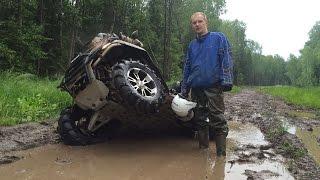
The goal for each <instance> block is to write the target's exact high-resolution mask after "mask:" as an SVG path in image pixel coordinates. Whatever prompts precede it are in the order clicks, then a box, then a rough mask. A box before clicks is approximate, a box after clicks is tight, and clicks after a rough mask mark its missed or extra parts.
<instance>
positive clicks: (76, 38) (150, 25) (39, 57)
mask: <svg viewBox="0 0 320 180" xmlns="http://www.w3.org/2000/svg"><path fill="white" fill-rule="evenodd" d="M196 11H203V12H204V13H205V14H206V15H207V17H208V20H209V30H210V31H221V32H223V33H225V34H226V35H227V37H228V38H229V41H230V43H231V45H232V56H233V60H234V83H235V84H236V85H294V86H318V85H320V20H319V21H318V22H317V23H315V24H314V26H313V28H312V29H310V31H309V40H308V41H307V42H305V45H304V47H303V49H301V50H300V55H299V56H298V57H296V56H294V55H290V57H289V58H288V59H284V58H283V57H281V56H280V55H277V54H275V55H263V54H262V48H263V47H262V46H261V45H260V44H259V43H258V42H256V41H254V40H251V39H248V38H247V37H246V24H245V23H244V22H242V21H241V20H234V21H227V20H222V19H221V18H220V16H221V15H222V14H223V13H225V12H226V11H227V9H226V2H225V0H201V1H200V0H175V1H173V0H86V1H84V0H59V1H53V0H15V1H13V0H2V1H1V4H0V71H1V72H19V73H30V74H35V75H37V76H39V77H59V76H60V75H62V74H63V72H64V71H65V69H66V68H67V67H68V64H69V62H70V60H71V59H72V58H73V57H74V55H75V54H77V53H78V52H80V51H82V50H83V49H82V47H83V45H84V44H85V43H86V42H88V41H89V40H91V39H92V38H93V37H94V36H95V35H96V34H97V33H99V32H105V33H116V34H118V33H120V32H123V33H124V34H126V35H130V34H131V33H132V32H133V31H134V30H138V31H139V39H140V40H141V41H142V42H143V43H144V48H145V49H146V50H147V51H148V52H149V53H150V54H151V56H152V57H153V61H154V63H155V64H156V65H157V66H158V67H159V68H160V70H161V72H162V74H163V77H164V78H165V80H166V81H167V82H173V81H177V80H180V79H181V63H182V62H183V60H184V54H185V51H186V47H187V46H188V44H189V42H190V41H191V40H192V39H193V38H194V37H195V35H194V33H193V32H192V30H191V28H190V16H191V14H192V13H193V12H196ZM256 33H259V32H256ZM271 37H272V36H271V35H270V38H271Z"/></svg>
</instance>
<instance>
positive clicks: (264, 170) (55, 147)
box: [0, 90, 320, 179]
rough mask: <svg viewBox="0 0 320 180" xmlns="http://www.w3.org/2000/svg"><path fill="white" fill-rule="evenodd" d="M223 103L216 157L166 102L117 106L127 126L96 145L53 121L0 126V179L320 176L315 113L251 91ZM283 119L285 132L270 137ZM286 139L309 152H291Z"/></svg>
mask: <svg viewBox="0 0 320 180" xmlns="http://www.w3.org/2000/svg"><path fill="white" fill-rule="evenodd" d="M225 101H226V107H227V111H226V113H225V114H226V118H227V119H228V124H229V127H230V132H229V135H228V137H227V140H228V142H227V143H228V144H227V147H228V149H227V157H226V158H217V157H216V156H215V143H214V142H210V148H209V149H208V150H200V149H199V148H198V143H197V141H196V140H195V139H194V138H192V135H190V134H186V133H183V131H181V127H180V126H179V125H178V124H177V123H176V122H175V121H176V119H175V117H174V115H173V113H172V111H170V109H169V108H168V105H167V106H164V107H163V109H162V110H161V113H159V114H157V115H155V116H154V117H151V118H150V117H148V116H143V115H134V114H130V112H126V111H125V110H124V109H123V108H115V107H114V106H112V107H113V109H110V110H109V111H110V112H112V113H113V114H114V115H118V117H119V119H121V120H122V121H123V123H124V124H125V126H123V127H122V128H121V129H120V130H119V132H118V133H119V134H118V135H117V136H115V137H114V138H112V139H109V140H108V141H107V142H105V143H100V144H96V145H90V146H80V147H72V146H66V145H63V144H62V143H61V142H60V140H59V137H58V135H57V133H56V121H54V120H51V121H47V122H44V123H41V124H37V123H31V124H24V125H18V126H14V127H0V164H2V165H0V174H1V179H57V178H59V179H320V178H319V177H320V169H319V164H317V161H318V160H317V157H319V151H318V149H315V150H311V149H312V147H309V145H308V142H310V137H312V138H313V139H314V140H313V141H312V143H310V144H311V145H313V146H314V147H316V148H317V147H319V146H320V144H319V143H320V142H319V141H320V135H319V133H318V128H319V124H320V123H319V119H318V116H317V115H316V114H317V113H316V112H314V111H313V110H308V109H307V110H306V109H299V107H293V106H289V105H286V104H285V103H283V101H281V100H278V99H275V98H272V97H271V96H267V95H263V94H259V93H256V92H254V91H252V90H243V91H242V92H241V93H239V94H236V95H232V94H226V99H225ZM115 109H116V110H115ZM293 112H298V113H293ZM303 112H307V113H303ZM133 119H134V120H135V121H133ZM279 123H282V124H287V128H285V130H286V132H285V133H283V134H281V136H279V137H272V138H270V137H268V132H269V130H270V129H276V128H277V125H278V124H279ZM186 135H187V136H186ZM304 136H305V138H304ZM303 139H306V140H303ZM284 143H289V144H291V145H292V146H293V147H297V148H300V149H302V150H303V151H304V150H305V151H306V152H307V153H306V154H305V155H304V156H303V157H299V158H297V157H293V156H291V155H290V154H288V153H287V152H288V151H287V149H284V147H283V144H284ZM315 143H316V144H315ZM314 144H315V145H314ZM38 146H40V147H38ZM35 147H36V148H35ZM290 147H291V146H290ZM30 148H32V149H30ZM26 149H28V150H26ZM300 149H299V150H300Z"/></svg>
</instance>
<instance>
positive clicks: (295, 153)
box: [280, 141, 307, 159]
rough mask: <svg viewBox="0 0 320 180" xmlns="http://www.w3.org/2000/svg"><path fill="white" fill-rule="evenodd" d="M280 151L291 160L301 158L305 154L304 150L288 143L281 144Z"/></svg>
mask: <svg viewBox="0 0 320 180" xmlns="http://www.w3.org/2000/svg"><path fill="white" fill-rule="evenodd" d="M280 149H282V150H283V151H284V154H285V155H286V156H289V157H290V158H292V159H297V158H301V157H304V156H305V155H306V154H307V150H306V149H303V148H299V147H297V146H295V145H293V144H292V143H290V142H288V141H285V142H283V143H282V144H281V145H280Z"/></svg>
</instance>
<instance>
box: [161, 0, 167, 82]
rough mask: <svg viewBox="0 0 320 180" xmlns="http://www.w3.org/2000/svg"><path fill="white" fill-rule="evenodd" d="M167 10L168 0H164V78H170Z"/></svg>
mask: <svg viewBox="0 0 320 180" xmlns="http://www.w3.org/2000/svg"><path fill="white" fill-rule="evenodd" d="M167 11H168V0H165V1H164V38H163V64H162V71H163V78H164V80H168V70H167V68H168V52H167V51H168V50H167V46H168V27H167V26H168V24H167Z"/></svg>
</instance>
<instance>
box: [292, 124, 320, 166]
mask: <svg viewBox="0 0 320 180" xmlns="http://www.w3.org/2000/svg"><path fill="white" fill-rule="evenodd" d="M296 135H297V136H298V137H299V139H301V141H302V142H303V144H304V145H305V147H306V148H307V149H308V152H309V153H310V154H311V156H312V157H313V158H314V160H315V161H316V162H317V163H318V165H320V145H319V143H318V142H317V138H318V137H320V127H314V128H313V130H312V131H308V130H305V129H300V128H298V129H297V132H296Z"/></svg>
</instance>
